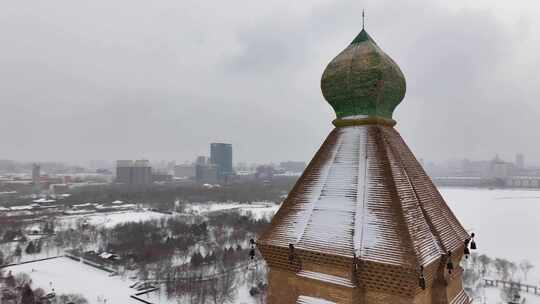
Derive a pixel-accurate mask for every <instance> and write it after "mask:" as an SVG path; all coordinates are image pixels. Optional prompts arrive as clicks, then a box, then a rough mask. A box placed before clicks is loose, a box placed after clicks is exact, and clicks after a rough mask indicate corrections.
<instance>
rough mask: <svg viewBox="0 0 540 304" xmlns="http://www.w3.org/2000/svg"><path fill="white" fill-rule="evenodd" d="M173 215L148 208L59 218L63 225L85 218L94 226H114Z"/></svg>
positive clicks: (72, 225) (72, 223)
mask: <svg viewBox="0 0 540 304" xmlns="http://www.w3.org/2000/svg"><path fill="white" fill-rule="evenodd" d="M171 216H173V215H170V214H164V213H159V212H153V211H148V210H140V211H118V212H107V213H93V214H89V215H67V216H62V217H59V218H58V219H59V221H60V223H61V225H63V226H64V227H76V223H77V221H79V220H81V219H84V220H86V221H87V223H88V224H90V225H93V226H100V227H106V228H112V227H114V226H116V225H118V224H122V223H127V222H145V221H149V220H155V219H160V218H163V217H171Z"/></svg>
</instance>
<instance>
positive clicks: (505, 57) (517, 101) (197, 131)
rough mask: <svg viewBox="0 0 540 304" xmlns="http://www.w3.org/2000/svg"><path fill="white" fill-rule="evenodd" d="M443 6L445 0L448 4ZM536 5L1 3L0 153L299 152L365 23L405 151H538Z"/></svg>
mask: <svg viewBox="0 0 540 304" xmlns="http://www.w3.org/2000/svg"><path fill="white" fill-rule="evenodd" d="M445 2H452V3H451V6H449V5H450V4H447V3H445ZM469 2H470V1H469ZM537 6H538V4H535V1H530V2H526V1H522V2H520V1H475V3H474V5H471V4H470V3H469V4H467V2H466V1H463V2H462V1H441V2H438V1H433V0H412V1H395V0H373V1H357V0H354V1H353V0H351V1H329V0H306V1H301V0H294V1H290V0H286V1H285V0H271V1H247V0H242V1H240V0H228V1H201V0H193V1H192V0H163V1H147V0H144V1H142V0H93V1H74V0H54V1H49V0H47V1H45V0H44V1H8V0H0V134H1V140H0V159H2V158H3V159H16V160H38V161H45V160H67V161H79V160H91V159H104V160H115V159H130V158H148V159H152V160H178V161H184V160H192V159H193V158H195V156H197V155H200V154H208V153H209V152H208V150H209V142H212V141H222V142H230V143H232V144H233V145H234V158H235V161H246V162H269V161H274V162H277V161H280V160H306V161H307V160H309V159H311V157H312V156H313V154H314V153H315V151H316V150H317V148H318V147H319V146H320V144H321V143H322V142H323V140H324V138H325V137H326V136H327V134H328V132H329V131H330V130H331V129H332V127H333V126H332V125H331V121H332V119H334V115H335V114H334V113H333V111H332V109H331V108H330V106H329V105H328V104H327V103H326V102H325V101H324V99H323V97H322V95H321V91H320V87H319V84H320V77H321V74H322V72H323V70H324V68H325V66H326V64H328V62H329V61H330V60H332V58H333V57H334V56H335V55H337V54H338V53H339V52H340V51H341V50H342V49H344V48H345V47H346V46H347V45H348V44H349V43H350V41H351V40H352V39H353V38H354V36H355V35H356V34H357V33H358V32H359V31H360V29H361V11H362V9H363V8H365V9H366V16H367V18H366V29H367V30H368V32H369V33H370V35H371V36H372V37H373V38H374V39H375V41H376V42H377V43H378V44H379V46H381V47H382V49H383V50H385V51H386V53H388V54H389V55H390V56H391V57H392V58H393V59H394V60H395V61H396V62H397V63H398V64H399V65H400V67H401V69H402V71H403V72H404V74H405V77H406V79H407V94H406V96H405V99H404V101H403V102H402V103H401V105H400V106H398V108H397V110H396V112H395V115H394V118H395V119H396V120H397V121H398V124H397V126H396V128H397V129H398V131H399V132H400V133H401V135H402V136H403V137H404V139H405V141H406V142H407V143H408V144H409V146H410V147H411V148H412V149H413V151H414V152H415V154H416V156H417V157H418V158H424V159H429V160H435V161H440V160H444V159H447V158H451V157H459V158H461V157H469V158H472V159H481V158H488V157H489V158H491V157H492V156H493V155H494V154H495V153H499V154H500V155H501V156H503V157H505V158H506V159H508V160H511V159H513V157H514V154H515V153H516V152H523V153H525V155H526V159H527V160H530V161H534V162H540V142H539V138H540V135H539V133H540V128H539V127H538V121H539V120H540V102H539V101H538V97H539V96H540V72H539V67H540V66H539V65H540V57H539V55H538V54H540V38H539V37H540V21H539V20H537V19H538V18H537V16H538V15H539V13H540V10H539V8H538V7H537Z"/></svg>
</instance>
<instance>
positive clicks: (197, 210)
mask: <svg viewBox="0 0 540 304" xmlns="http://www.w3.org/2000/svg"><path fill="white" fill-rule="evenodd" d="M278 209H279V205H277V204H274V203H272V202H252V203H250V204H241V203H236V202H227V203H204V204H203V203H194V204H189V205H188V206H187V207H186V208H185V210H184V212H186V213H191V214H197V215H204V214H208V213H212V212H218V211H228V210H230V211H232V210H238V211H239V212H240V213H241V214H243V215H250V216H252V217H253V218H255V219H262V218H271V217H272V216H273V215H274V213H276V212H277V210H278Z"/></svg>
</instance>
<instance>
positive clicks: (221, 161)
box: [210, 143, 233, 177]
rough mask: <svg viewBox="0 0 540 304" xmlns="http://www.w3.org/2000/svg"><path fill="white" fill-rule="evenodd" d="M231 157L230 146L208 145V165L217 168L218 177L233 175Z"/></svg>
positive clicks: (223, 144)
mask: <svg viewBox="0 0 540 304" xmlns="http://www.w3.org/2000/svg"><path fill="white" fill-rule="evenodd" d="M232 157H233V156H232V145H231V144H225V143H211V144H210V163H211V164H213V165H216V166H217V169H218V175H219V176H220V177H223V176H227V175H231V174H233V165H232V163H233V161H232Z"/></svg>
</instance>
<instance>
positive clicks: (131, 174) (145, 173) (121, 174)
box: [116, 160, 152, 186]
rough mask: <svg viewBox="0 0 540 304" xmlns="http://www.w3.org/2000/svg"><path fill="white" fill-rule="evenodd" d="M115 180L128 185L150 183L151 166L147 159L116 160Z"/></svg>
mask: <svg viewBox="0 0 540 304" xmlns="http://www.w3.org/2000/svg"><path fill="white" fill-rule="evenodd" d="M116 182H117V183H122V184H126V185H130V186H145V185H150V184H151V183H152V167H151V166H150V162H149V161H148V160H136V161H132V160H118V161H117V162H116Z"/></svg>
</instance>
